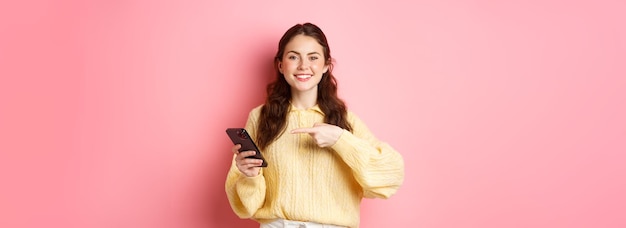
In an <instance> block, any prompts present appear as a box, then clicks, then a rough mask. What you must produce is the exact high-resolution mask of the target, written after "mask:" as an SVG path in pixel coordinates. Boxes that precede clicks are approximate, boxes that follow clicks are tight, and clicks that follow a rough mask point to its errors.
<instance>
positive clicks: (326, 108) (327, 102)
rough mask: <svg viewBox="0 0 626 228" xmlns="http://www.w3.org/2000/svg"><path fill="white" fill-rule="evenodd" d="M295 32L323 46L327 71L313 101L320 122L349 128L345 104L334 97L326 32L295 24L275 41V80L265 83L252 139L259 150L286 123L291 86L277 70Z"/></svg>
mask: <svg viewBox="0 0 626 228" xmlns="http://www.w3.org/2000/svg"><path fill="white" fill-rule="evenodd" d="M296 35H305V36H310V37H313V38H315V39H316V40H317V42H318V43H319V44H320V45H322V47H323V48H324V59H325V61H326V65H328V66H329V67H328V71H327V72H326V73H324V74H323V75H322V79H321V81H320V83H319V84H318V86H317V104H318V106H319V107H320V109H321V110H322V112H323V113H324V123H327V124H332V125H336V126H339V127H341V128H343V129H346V130H348V131H352V126H350V123H348V120H347V107H346V104H345V103H344V102H343V100H341V99H339V97H338V96H337V80H336V79H335V77H334V76H333V74H332V69H333V63H332V57H331V55H330V47H329V46H328V41H327V40H326V35H324V33H323V32H322V30H321V29H320V28H319V27H318V26H316V25H314V24H311V23H305V24H297V25H294V26H293V27H291V28H289V30H287V32H285V34H284V35H283V36H282V38H280V41H279V42H278V52H276V56H275V57H274V70H275V71H276V80H275V81H273V82H272V83H270V84H268V85H267V98H266V100H265V104H264V105H263V107H262V108H261V115H260V117H259V122H258V133H257V137H256V141H257V144H258V146H259V147H260V149H261V150H263V149H265V148H266V147H267V146H268V145H270V144H271V143H272V142H274V141H275V140H276V138H278V137H279V136H280V135H282V134H283V133H284V131H285V128H286V126H287V112H289V107H290V100H291V87H290V86H289V84H288V83H287V81H286V80H285V78H284V76H283V74H282V73H280V71H279V63H280V61H281V60H282V58H283V54H284V53H285V46H287V43H289V41H291V39H292V38H293V37H294V36H296Z"/></svg>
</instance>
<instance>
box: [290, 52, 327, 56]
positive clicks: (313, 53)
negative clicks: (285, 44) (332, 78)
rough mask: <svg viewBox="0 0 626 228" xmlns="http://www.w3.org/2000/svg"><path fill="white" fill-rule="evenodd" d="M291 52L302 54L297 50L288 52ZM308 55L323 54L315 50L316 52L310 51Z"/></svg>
mask: <svg viewBox="0 0 626 228" xmlns="http://www.w3.org/2000/svg"><path fill="white" fill-rule="evenodd" d="M290 52H292V53H295V54H297V55H300V52H297V51H288V52H287V53H290ZM307 55H322V54H320V53H318V52H316V51H314V52H309V53H308V54H307Z"/></svg>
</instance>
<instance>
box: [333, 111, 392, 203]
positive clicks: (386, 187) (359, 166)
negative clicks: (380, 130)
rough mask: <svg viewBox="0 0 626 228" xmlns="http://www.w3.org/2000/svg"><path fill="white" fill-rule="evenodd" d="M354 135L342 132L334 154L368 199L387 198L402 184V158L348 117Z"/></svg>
mask: <svg viewBox="0 0 626 228" xmlns="http://www.w3.org/2000/svg"><path fill="white" fill-rule="evenodd" d="M348 119H349V121H350V123H351V124H352V128H353V132H352V133H351V132H349V131H346V130H344V131H343V133H342V134H341V136H340V137H339V139H338V140H337V142H336V143H335V144H334V145H332V146H331V148H332V149H333V150H335V151H336V152H337V154H338V155H339V156H340V157H341V158H342V159H343V160H344V162H345V163H346V164H347V165H348V166H349V167H350V168H351V169H352V173H353V175H354V178H355V179H356V181H357V182H358V183H359V184H360V185H361V187H362V188H363V195H364V197H367V198H384V199H386V198H389V197H390V196H391V195H393V194H395V193H396V191H397V190H398V188H399V187H400V185H402V182H403V181H404V161H403V159H402V155H400V154H399V153H398V152H397V151H396V150H394V149H393V148H392V147H391V146H390V145H388V144H386V143H383V142H380V141H378V139H376V137H374V135H373V134H372V133H371V132H370V131H369V129H368V128H367V126H366V125H365V124H364V123H363V122H362V121H361V120H360V119H359V118H358V117H357V116H355V115H354V114H352V113H348Z"/></svg>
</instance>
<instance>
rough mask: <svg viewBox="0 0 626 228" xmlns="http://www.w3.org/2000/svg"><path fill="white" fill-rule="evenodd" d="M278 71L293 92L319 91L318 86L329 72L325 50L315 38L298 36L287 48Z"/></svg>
mask: <svg viewBox="0 0 626 228" xmlns="http://www.w3.org/2000/svg"><path fill="white" fill-rule="evenodd" d="M278 69H279V71H280V73H282V74H283V76H284V77H285V80H286V81H287V83H289V85H290V86H291V90H292V92H310V91H317V84H318V83H319V82H320V81H321V80H322V75H323V74H324V73H326V71H328V65H326V60H325V57H324V48H323V47H322V45H320V44H319V43H318V42H317V40H315V38H313V37H310V36H305V35H296V36H294V37H293V38H292V39H291V41H289V43H287V45H286V46H285V52H284V54H283V57H282V59H281V61H280V62H279V63H278Z"/></svg>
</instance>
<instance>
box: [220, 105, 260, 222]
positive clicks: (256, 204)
mask: <svg viewBox="0 0 626 228" xmlns="http://www.w3.org/2000/svg"><path fill="white" fill-rule="evenodd" d="M257 118H258V112H255V111H254V110H253V111H252V112H251V113H250V115H249V116H248V121H247V123H246V127H245V128H246V130H248V132H249V133H250V134H251V135H250V136H251V137H252V138H254V137H255V136H256V122H257ZM236 157H237V155H234V156H233V160H232V163H231V167H230V170H229V171H228V175H227V177H226V184H225V188H226V195H227V197H228V201H229V202H230V206H231V207H232V209H233V211H234V212H235V214H237V216H239V217H240V218H251V217H252V216H253V215H254V213H256V211H257V210H258V209H259V208H261V206H263V203H264V202H265V190H266V188H265V187H266V186H265V177H264V176H263V171H262V170H260V171H259V174H258V175H256V176H253V177H248V176H246V175H244V174H243V173H242V172H241V171H240V170H239V169H238V168H237V164H236V162H235V159H236Z"/></svg>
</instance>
